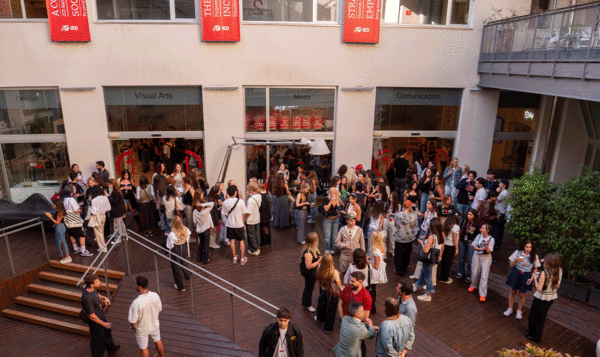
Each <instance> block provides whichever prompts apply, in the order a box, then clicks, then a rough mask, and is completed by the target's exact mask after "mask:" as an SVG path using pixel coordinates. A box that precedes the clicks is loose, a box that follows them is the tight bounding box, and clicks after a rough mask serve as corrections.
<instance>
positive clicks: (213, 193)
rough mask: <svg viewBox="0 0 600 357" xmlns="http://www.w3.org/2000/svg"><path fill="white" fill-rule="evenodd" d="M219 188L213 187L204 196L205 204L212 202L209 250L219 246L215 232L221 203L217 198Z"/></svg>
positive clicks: (219, 216)
mask: <svg viewBox="0 0 600 357" xmlns="http://www.w3.org/2000/svg"><path fill="white" fill-rule="evenodd" d="M219 193H220V188H219V186H218V185H214V186H213V187H211V188H210V190H209V191H208V195H207V196H206V201H207V202H213V203H214V205H213V206H212V208H211V209H210V217H211V219H212V222H213V227H212V228H211V229H210V241H209V243H208V246H209V247H210V248H211V249H219V248H221V246H219V244H218V243H217V231H218V227H219V222H220V221H221V206H222V205H223V203H222V202H221V199H220V198H219Z"/></svg>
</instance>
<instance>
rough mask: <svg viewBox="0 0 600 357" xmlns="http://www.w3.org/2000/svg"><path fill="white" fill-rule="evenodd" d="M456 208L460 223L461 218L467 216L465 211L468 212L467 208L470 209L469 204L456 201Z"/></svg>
mask: <svg viewBox="0 0 600 357" xmlns="http://www.w3.org/2000/svg"><path fill="white" fill-rule="evenodd" d="M456 209H457V210H458V213H459V214H460V223H461V224H462V222H463V220H464V219H465V218H466V217H467V213H469V209H471V205H470V204H466V205H465V204H462V203H457V204H456Z"/></svg>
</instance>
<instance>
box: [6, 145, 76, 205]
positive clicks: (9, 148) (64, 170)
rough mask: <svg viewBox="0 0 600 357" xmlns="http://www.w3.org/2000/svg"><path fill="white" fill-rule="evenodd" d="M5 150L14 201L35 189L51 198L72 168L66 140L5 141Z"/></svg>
mask: <svg viewBox="0 0 600 357" xmlns="http://www.w3.org/2000/svg"><path fill="white" fill-rule="evenodd" d="M2 152H3V153H4V166H5V168H4V169H5V174H6V175H7V177H8V184H9V188H8V190H10V196H11V197H12V200H13V201H14V202H15V203H20V202H23V201H25V200H26V199H27V197H29V196H31V195H32V194H33V193H40V194H42V195H43V196H44V197H46V198H47V199H48V200H51V198H52V196H53V195H54V194H55V193H56V192H58V191H59V189H60V183H61V182H62V181H63V180H65V179H67V175H68V174H69V171H70V170H71V169H70V165H69V156H68V153H67V144H66V143H19V144H2Z"/></svg>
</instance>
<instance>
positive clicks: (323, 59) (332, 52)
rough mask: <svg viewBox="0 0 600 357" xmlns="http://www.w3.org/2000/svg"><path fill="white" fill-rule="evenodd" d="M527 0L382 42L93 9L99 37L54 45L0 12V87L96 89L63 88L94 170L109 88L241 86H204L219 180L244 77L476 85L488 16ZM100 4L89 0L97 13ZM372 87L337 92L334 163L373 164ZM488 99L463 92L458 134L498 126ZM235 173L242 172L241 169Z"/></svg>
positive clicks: (248, 80)
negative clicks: (230, 39) (237, 29)
mask: <svg viewBox="0 0 600 357" xmlns="http://www.w3.org/2000/svg"><path fill="white" fill-rule="evenodd" d="M529 4H530V1H529V0H527V1H520V0H504V1H500V4H498V1H493V0H478V1H477V2H472V3H471V6H472V8H473V9H472V15H471V19H472V24H473V28H469V27H460V26H454V27H445V26H406V25H395V26H384V27H382V28H381V37H380V43H379V44H376V45H356V44H344V43H342V42H341V31H342V28H341V27H340V26H339V25H324V26H323V25H310V24H308V25H289V24H259V25H256V24H243V25H242V29H241V42H238V43H204V42H201V41H200V26H199V24H197V23H173V22H167V23H154V24H152V23H127V22H121V23H107V22H98V21H95V20H94V19H92V18H90V31H91V37H92V41H91V42H90V43H80V44H76V43H52V42H50V39H49V30H48V24H47V23H46V22H28V21H23V22H21V21H11V22H2V21H0V64H2V65H0V90H1V89H2V88H7V87H95V88H96V90H94V91H92V92H85V93H81V92H74V93H72V92H69V93H65V92H61V99H62V106H63V113H64V117H65V128H66V135H67V142H68V146H69V155H70V157H71V161H72V162H77V163H78V164H80V166H81V167H82V168H83V169H84V170H88V169H90V168H92V167H93V163H94V162H95V161H96V160H99V159H103V160H104V161H106V162H107V163H108V165H109V166H108V167H107V168H108V169H109V170H110V171H111V172H114V166H113V164H112V155H111V149H110V143H109V141H108V139H107V125H106V114H105V110H104V105H103V101H104V98H103V94H102V87H103V86H148V85H154V86H178V85H195V86H217V85H224V86H238V87H240V89H239V90H238V91H234V92H228V93H223V92H207V91H204V98H203V102H204V103H203V104H204V118H205V128H206V132H205V146H206V148H207V149H206V161H207V168H208V175H209V180H210V181H211V182H214V178H215V177H216V175H217V172H218V170H219V168H220V164H221V162H222V160H223V155H224V153H225V149H226V146H227V144H229V143H230V142H231V139H230V136H232V135H237V136H243V135H244V133H243V128H244V117H245V115H244V108H243V86H245V85H269V86H333V87H338V88H343V87H354V86H365V87H377V86H388V87H422V88H428V87H430V88H475V87H476V85H477V81H478V78H477V71H476V68H477V61H478V54H479V46H480V43H481V29H482V21H483V19H485V18H486V17H489V16H490V15H491V14H492V13H493V10H492V7H493V6H500V5H501V6H500V7H502V8H505V9H511V8H515V9H519V11H523V12H522V13H525V12H526V11H528V9H529ZM94 7H95V4H94V1H93V0H89V1H88V9H90V14H91V16H93V15H92V14H94V13H95V11H93V10H94ZM374 95H375V92H374V91H373V92H371V93H344V92H339V91H338V103H337V110H338V111H337V113H336V116H337V120H338V122H337V123H336V128H337V129H338V130H339V131H338V132H336V133H335V140H336V141H335V149H334V152H335V155H336V157H335V158H334V161H335V166H336V167H334V170H335V169H337V167H338V166H339V165H340V164H341V163H351V162H353V163H357V162H361V163H363V165H365V166H366V167H370V160H371V151H372V150H371V149H372V139H373V135H372V131H373V118H374V101H375V100H374ZM480 97H481V94H477V95H473V94H471V93H469V92H468V91H466V92H465V96H464V100H463V106H466V108H473V109H470V110H466V111H465V108H463V109H462V110H461V119H460V126H461V128H460V129H459V136H462V137H467V134H473V133H477V132H478V131H489V130H493V123H492V122H490V120H489V119H490V118H491V116H495V104H494V103H493V100H494V98H495V100H496V101H497V97H492V98H489V99H490V100H486V99H481V98H480ZM472 100H473V101H474V102H473V103H471V101H472ZM473 110H475V111H476V114H477V115H473ZM486 110H489V111H491V112H492V114H489V116H488V115H487V114H486V113H484V112H485V111H486ZM480 117H485V118H486V120H485V121H481V120H480ZM475 124H477V125H475ZM463 125H464V126H466V129H462V126H463ZM461 132H464V135H461V134H460V133H461ZM488 134H489V135H492V134H493V133H492V132H490V133H488ZM488 134H485V135H487V136H489V135H488ZM458 143H459V145H458V146H459V150H458V152H459V153H461V155H464V156H463V158H464V160H463V162H467V163H468V162H470V160H471V159H472V158H471V156H474V157H473V159H476V160H479V161H481V163H480V162H479V161H477V162H474V163H473V165H474V167H482V168H483V167H484V166H486V165H487V164H488V163H489V157H488V159H487V160H484V159H483V158H482V157H481V156H477V155H474V154H473V151H477V152H480V150H479V149H473V147H471V149H470V150H471V153H469V150H468V149H469V148H467V147H464V146H461V145H460V142H458ZM489 145H491V143H490V144H489ZM363 149H364V150H363ZM467 159H469V160H467ZM243 162H244V157H243V150H240V151H237V152H234V155H233V157H232V163H231V164H232V165H235V166H240V165H242V164H243ZM240 167H242V166H240ZM230 175H231V177H233V178H234V179H235V180H237V181H241V180H242V179H243V176H240V175H241V174H240V173H239V172H236V173H233V171H231V169H230V174H228V177H229V176H230Z"/></svg>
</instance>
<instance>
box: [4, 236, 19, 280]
mask: <svg viewBox="0 0 600 357" xmlns="http://www.w3.org/2000/svg"><path fill="white" fill-rule="evenodd" d="M4 240H5V241H6V251H7V252H8V260H9V261H10V269H11V270H12V273H13V275H17V274H16V273H15V265H14V263H13V258H12V252H11V251H10V244H9V243H8V234H6V233H4Z"/></svg>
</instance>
